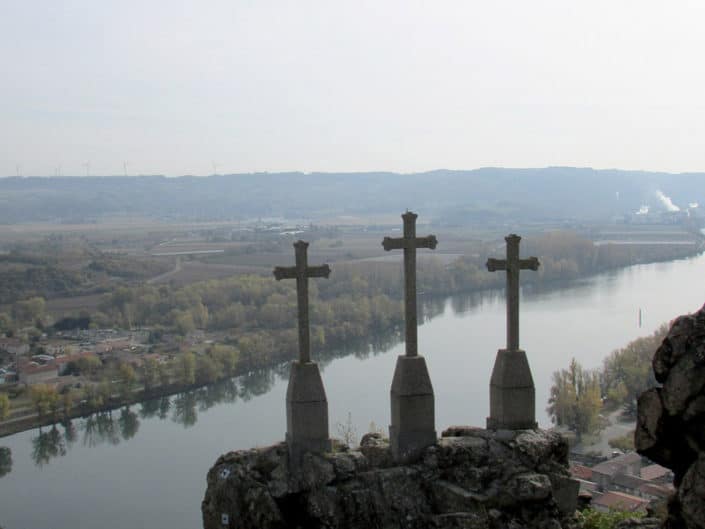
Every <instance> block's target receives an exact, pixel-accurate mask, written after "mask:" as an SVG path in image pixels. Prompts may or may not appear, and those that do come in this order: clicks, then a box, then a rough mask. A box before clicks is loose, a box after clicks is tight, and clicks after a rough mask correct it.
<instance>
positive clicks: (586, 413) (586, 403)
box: [546, 358, 602, 438]
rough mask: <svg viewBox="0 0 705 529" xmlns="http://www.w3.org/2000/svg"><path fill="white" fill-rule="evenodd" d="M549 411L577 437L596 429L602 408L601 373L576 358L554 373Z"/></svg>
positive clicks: (554, 421) (552, 417) (556, 421)
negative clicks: (583, 366)
mask: <svg viewBox="0 0 705 529" xmlns="http://www.w3.org/2000/svg"><path fill="white" fill-rule="evenodd" d="M548 403H549V405H548V408H546V411H547V412H548V414H549V415H550V416H551V420H552V421H553V423H554V424H556V425H558V426H566V427H567V428H570V429H571V430H573V431H574V432H575V433H576V434H577V436H578V438H581V437H582V435H583V434H586V433H592V432H594V431H595V430H596V429H597V428H598V426H599V420H598V419H599V414H600V411H601V410H602V398H601V392H600V377H599V374H598V373H597V372H596V371H589V370H585V369H583V368H582V366H581V365H580V364H579V363H578V362H577V361H576V360H575V358H573V359H572V360H571V362H570V366H569V367H568V369H567V370H566V369H562V370H561V371H555V372H554V373H553V386H552V387H551V396H550V398H549V400H548Z"/></svg>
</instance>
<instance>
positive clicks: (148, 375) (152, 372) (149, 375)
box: [142, 358, 159, 392]
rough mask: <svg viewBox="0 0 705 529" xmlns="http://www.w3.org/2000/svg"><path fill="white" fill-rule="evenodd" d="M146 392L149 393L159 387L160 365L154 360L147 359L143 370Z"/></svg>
mask: <svg viewBox="0 0 705 529" xmlns="http://www.w3.org/2000/svg"><path fill="white" fill-rule="evenodd" d="M142 381H143V382H144V390H145V391H147V392H149V391H152V390H153V389H154V388H155V387H157V386H158V385H159V363H158V362H157V361H156V360H155V359H154V358H147V360H145V362H144V366H143V368H142Z"/></svg>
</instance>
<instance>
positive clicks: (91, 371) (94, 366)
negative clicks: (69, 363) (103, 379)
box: [76, 356, 103, 377]
mask: <svg viewBox="0 0 705 529" xmlns="http://www.w3.org/2000/svg"><path fill="white" fill-rule="evenodd" d="M76 365H77V366H78V369H79V371H80V372H81V374H83V375H88V376H90V377H93V376H95V374H96V373H97V372H98V370H100V368H102V367H103V362H101V360H100V358H98V357H97V356H82V357H81V358H79V359H78V361H77V362H76Z"/></svg>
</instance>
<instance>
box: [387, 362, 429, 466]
mask: <svg viewBox="0 0 705 529" xmlns="http://www.w3.org/2000/svg"><path fill="white" fill-rule="evenodd" d="M390 397H391V404H392V424H391V425H390V426H389V441H390V446H391V449H392V455H393V456H394V459H395V460H396V461H409V460H411V459H414V458H415V457H416V456H417V455H418V454H419V453H420V452H421V451H422V450H423V449H424V448H426V447H427V446H430V445H433V444H435V443H436V441H437V436H436V417H435V405H434V397H433V386H432V385H431V377H430V376H429V375H428V368H427V367H426V360H425V359H424V357H423V356H400V357H399V358H397V365H396V368H395V369H394V379H393V380H392V389H391V391H390Z"/></svg>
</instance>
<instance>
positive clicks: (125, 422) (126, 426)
mask: <svg viewBox="0 0 705 529" xmlns="http://www.w3.org/2000/svg"><path fill="white" fill-rule="evenodd" d="M118 424H119V425H120V435H122V438H123V439H124V440H126V441H127V440H128V439H132V438H133V437H134V436H135V435H136V434H137V430H139V429H140V419H139V417H138V416H137V414H136V413H135V412H134V411H132V410H130V407H129V406H126V407H124V408H123V409H122V410H120V417H119V418H118Z"/></svg>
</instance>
